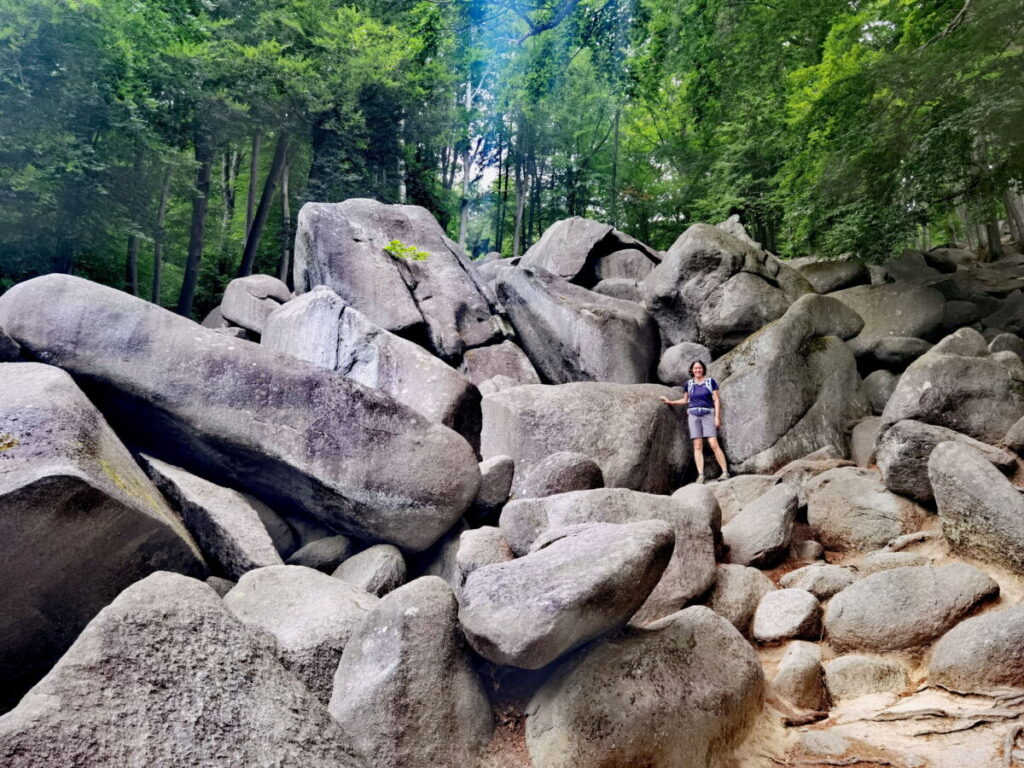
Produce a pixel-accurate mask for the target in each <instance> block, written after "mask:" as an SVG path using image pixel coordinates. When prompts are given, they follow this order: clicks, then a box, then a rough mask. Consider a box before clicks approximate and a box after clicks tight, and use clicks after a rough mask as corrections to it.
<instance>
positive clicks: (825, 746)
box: [800, 731, 850, 757]
mask: <svg viewBox="0 0 1024 768" xmlns="http://www.w3.org/2000/svg"><path fill="white" fill-rule="evenodd" d="M800 746H801V747H802V748H803V749H804V750H805V751H807V752H809V753H811V754H812V755H829V756H830V757H841V756H842V755H845V754H846V751H847V750H848V749H849V748H850V742H848V741H847V740H846V739H844V738H843V737H842V736H841V735H840V734H838V733H836V732H835V731H805V732H804V733H801V734H800Z"/></svg>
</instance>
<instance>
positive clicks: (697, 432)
mask: <svg viewBox="0 0 1024 768" xmlns="http://www.w3.org/2000/svg"><path fill="white" fill-rule="evenodd" d="M686 416H687V420H688V421H689V424H690V437H691V438H694V437H718V430H717V429H715V412H714V411H713V410H711V409H710V408H701V409H699V410H697V411H696V412H694V411H687V412H686Z"/></svg>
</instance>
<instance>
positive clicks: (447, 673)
mask: <svg viewBox="0 0 1024 768" xmlns="http://www.w3.org/2000/svg"><path fill="white" fill-rule="evenodd" d="M457 611H458V604H457V603H456V601H455V595H453V594H452V591H451V589H450V588H449V587H448V585H447V584H445V583H444V581H442V580H441V579H439V578H437V577H435V576H427V577H424V578H420V579H416V580H415V581H411V582H409V583H408V584H406V585H405V586H404V587H399V588H398V589H396V590H395V591H394V592H391V593H390V594H389V595H387V596H386V597H384V598H383V599H382V600H381V601H380V603H378V604H377V607H376V608H374V609H373V610H372V611H371V612H370V615H369V616H367V617H366V620H365V621H364V622H363V624H362V626H361V627H360V628H359V629H358V630H356V632H355V633H354V634H353V635H352V636H351V637H350V638H349V642H348V644H347V645H346V646H345V651H344V653H342V656H341V662H340V663H339V665H338V671H337V672H336V674H335V676H334V693H333V695H332V696H331V703H330V712H331V714H332V715H333V716H334V719H335V720H337V721H338V723H340V724H341V727H342V729H343V730H344V731H345V733H346V734H347V735H348V738H349V743H350V744H352V746H353V747H355V749H356V750H357V751H358V752H359V753H360V754H362V755H363V756H364V757H365V759H366V762H367V764H368V765H371V766H377V765H380V766H385V765H386V766H389V767H390V768H422V766H428V765H429V766H436V768H463V766H468V765H474V764H475V758H476V755H477V753H478V752H479V751H480V749H482V748H483V746H484V745H485V744H486V743H487V741H488V739H489V738H490V735H491V728H492V726H493V718H492V714H491V706H490V704H489V703H488V701H487V695H486V694H485V693H484V690H483V686H482V685H481V683H480V680H479V678H478V677H477V675H476V672H474V671H473V669H472V667H471V666H470V659H469V652H468V650H467V648H466V645H465V640H463V638H462V633H461V632H460V631H459V628H458V624H457V621H456V613H457Z"/></svg>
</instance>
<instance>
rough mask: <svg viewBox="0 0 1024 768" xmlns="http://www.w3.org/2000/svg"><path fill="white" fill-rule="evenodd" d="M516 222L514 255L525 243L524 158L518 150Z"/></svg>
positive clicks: (517, 253) (517, 254)
mask: <svg viewBox="0 0 1024 768" xmlns="http://www.w3.org/2000/svg"><path fill="white" fill-rule="evenodd" d="M515 174H516V189H515V194H516V224H515V228H514V230H513V234H512V238H513V239H512V257H513V258H516V257H517V256H519V254H520V250H521V248H522V243H523V207H524V204H525V202H526V200H525V195H524V194H523V160H522V157H521V154H520V153H519V152H518V151H517V152H516V168H515Z"/></svg>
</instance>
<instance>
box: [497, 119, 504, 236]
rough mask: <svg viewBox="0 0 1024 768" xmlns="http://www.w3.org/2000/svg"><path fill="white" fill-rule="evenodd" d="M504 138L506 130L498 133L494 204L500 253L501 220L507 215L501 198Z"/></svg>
mask: <svg viewBox="0 0 1024 768" xmlns="http://www.w3.org/2000/svg"><path fill="white" fill-rule="evenodd" d="M504 139H505V135H504V130H502V131H500V132H499V133H498V187H497V194H496V195H495V201H494V203H495V204H494V209H495V216H494V250H496V251H498V252H499V253H500V252H501V224H502V221H501V220H502V217H503V216H504V215H505V212H504V210H503V209H502V206H503V203H504V201H503V200H502V198H501V182H502V179H501V173H502V171H503V170H504V168H503V166H502V162H503V158H502V150H503V149H504V148H505V144H504Z"/></svg>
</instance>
